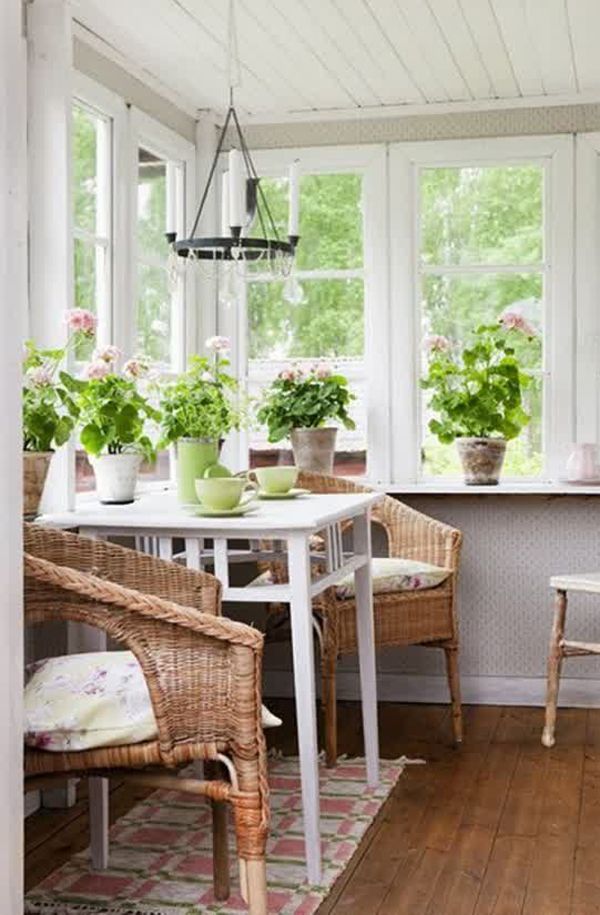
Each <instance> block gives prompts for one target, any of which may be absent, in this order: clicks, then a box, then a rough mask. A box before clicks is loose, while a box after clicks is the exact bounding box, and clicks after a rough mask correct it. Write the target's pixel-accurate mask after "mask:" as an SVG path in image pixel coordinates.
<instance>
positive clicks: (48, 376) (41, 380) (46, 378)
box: [27, 365, 52, 388]
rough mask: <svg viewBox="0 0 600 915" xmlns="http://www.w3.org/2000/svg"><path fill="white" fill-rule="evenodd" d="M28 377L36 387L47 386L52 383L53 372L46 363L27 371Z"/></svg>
mask: <svg viewBox="0 0 600 915" xmlns="http://www.w3.org/2000/svg"><path fill="white" fill-rule="evenodd" d="M27 379H28V381H30V382H31V384H32V385H34V386H35V387H36V388H45V387H48V386H49V385H51V384H52V372H51V371H50V369H49V368H48V367H47V366H45V365H40V366H38V367H37V368H35V369H30V370H29V371H28V372H27Z"/></svg>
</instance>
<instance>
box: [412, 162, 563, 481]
mask: <svg viewBox="0 0 600 915" xmlns="http://www.w3.org/2000/svg"><path fill="white" fill-rule="evenodd" d="M419 187H420V251H419V280H420V292H421V317H422V325H423V326H422V335H423V337H427V336H431V335H440V336H443V337H448V338H450V339H452V340H454V341H456V342H457V344H459V345H460V346H461V347H462V346H464V345H465V344H467V343H468V341H469V339H470V336H471V334H472V332H473V330H474V329H475V328H476V327H478V326H479V325H485V324H488V325H490V324H493V323H495V322H496V321H498V319H499V317H500V316H501V314H502V313H503V312H505V311H507V310H508V311H512V312H516V313H517V314H519V315H521V316H522V317H523V318H524V319H525V320H527V321H528V322H530V323H531V324H532V325H533V326H534V327H535V328H536V330H537V331H538V332H539V333H540V339H539V343H538V345H536V346H526V345H525V344H523V346H522V347H521V349H522V352H521V351H519V352H518V353H517V356H518V359H519V364H520V366H521V367H522V368H523V369H524V370H527V372H528V373H530V374H531V375H532V379H533V380H532V383H531V384H530V385H529V387H528V388H527V390H526V391H525V392H524V407H525V410H526V412H527V413H528V414H529V415H530V416H531V422H530V423H529V424H528V425H527V426H526V428H525V429H524V430H523V432H522V433H521V435H519V436H518V437H517V438H515V439H514V440H513V441H511V442H510V444H509V447H508V450H507V457H506V462H505V471H504V472H505V476H506V477H511V476H512V477H525V478H526V477H536V476H539V474H540V473H541V472H542V467H543V443H542V426H543V422H542V403H543V313H544V307H543V302H544V270H545V267H544V247H545V245H544V217H543V191H544V171H543V168H542V167H541V166H539V165H536V164H524V165H505V166H504V165H498V166H486V167H480V166H462V167H451V168H450V167H449V168H445V167H428V168H423V169H422V170H421V172H420V184H419ZM425 358H426V357H425V354H424V355H423V360H424V364H423V369H425ZM422 408H423V413H422V423H421V425H422V428H423V430H424V433H423V434H424V438H423V441H422V463H423V474H424V475H425V476H446V477H450V476H459V475H460V466H459V462H458V458H457V456H456V453H455V451H454V449H453V448H451V447H449V446H448V445H444V444H440V442H439V441H438V440H437V439H436V437H435V436H434V435H433V434H431V433H430V432H428V431H427V430H428V425H429V422H430V420H431V415H430V413H429V411H428V409H427V407H426V399H425V398H422Z"/></svg>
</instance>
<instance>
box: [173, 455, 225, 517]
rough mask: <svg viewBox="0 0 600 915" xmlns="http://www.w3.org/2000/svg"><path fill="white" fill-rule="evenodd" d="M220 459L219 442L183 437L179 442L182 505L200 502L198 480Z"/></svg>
mask: <svg viewBox="0 0 600 915" xmlns="http://www.w3.org/2000/svg"><path fill="white" fill-rule="evenodd" d="M218 459H219V443H218V442H217V441H214V440H212V439H207V438H181V439H179V441H178V442H177V497H178V499H179V501H180V502H181V504H182V505H193V504H197V503H198V496H197V495H196V480H200V479H202V477H203V476H204V471H205V470H206V468H207V467H210V465H211V464H215V463H216V462H217V461H218Z"/></svg>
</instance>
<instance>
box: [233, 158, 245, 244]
mask: <svg viewBox="0 0 600 915" xmlns="http://www.w3.org/2000/svg"><path fill="white" fill-rule="evenodd" d="M244 172H245V169H244V168H243V161H242V154H241V152H240V151H239V149H235V148H234V149H232V150H230V152H229V225H230V227H231V228H232V229H233V228H238V227H239V228H241V227H242V226H244V225H245V223H246V193H245V190H246V188H245V184H246V183H245V180H244Z"/></svg>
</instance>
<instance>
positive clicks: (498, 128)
mask: <svg viewBox="0 0 600 915" xmlns="http://www.w3.org/2000/svg"><path fill="white" fill-rule="evenodd" d="M593 130H600V104H585V105H557V106H555V107H552V106H551V107H548V108H507V109H495V110H492V111H471V112H458V111H457V112H449V113H445V114H430V115H427V114H418V115H406V116H402V117H387V118H386V117H383V118H382V117H380V118H373V119H359V118H349V119H348V120H345V121H318V120H315V121H310V122H306V123H303V122H295V123H287V124H271V125H266V126H265V125H253V124H248V125H244V132H245V134H246V139H247V140H248V143H249V146H250V148H251V149H267V148H279V147H286V146H335V145H352V144H357V143H392V142H397V141H416V140H452V139H460V138H465V137H504V136H525V135H527V134H553V133H581V132H584V131H593Z"/></svg>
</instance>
